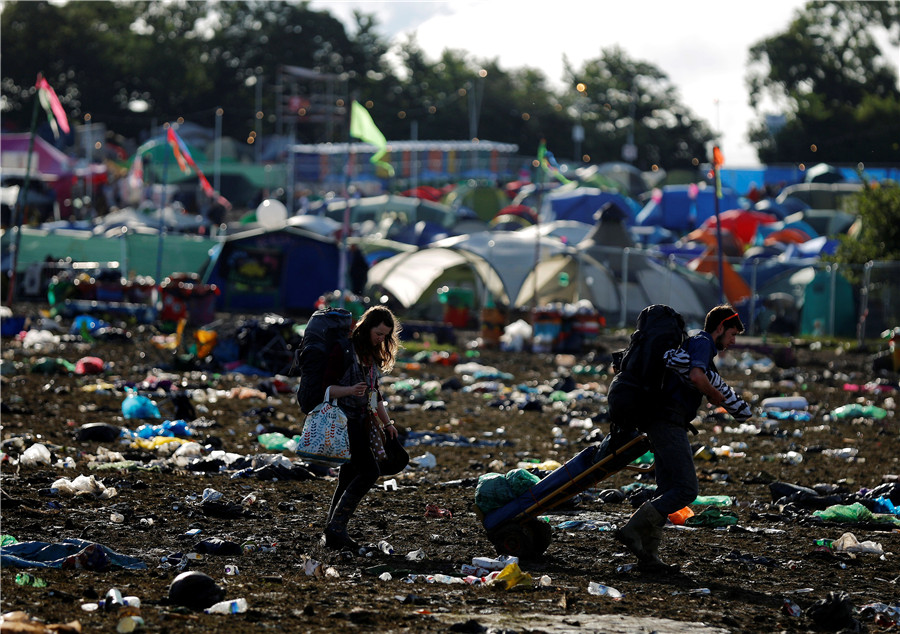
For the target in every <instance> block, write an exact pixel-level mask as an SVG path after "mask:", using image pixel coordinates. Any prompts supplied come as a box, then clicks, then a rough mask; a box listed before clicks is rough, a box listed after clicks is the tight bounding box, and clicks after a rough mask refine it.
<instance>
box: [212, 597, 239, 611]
mask: <svg viewBox="0 0 900 634" xmlns="http://www.w3.org/2000/svg"><path fill="white" fill-rule="evenodd" d="M246 611H247V599H244V598H243V597H241V598H240V599H232V600H230V601H219V602H218V603H215V604H213V605H211V606H209V607H208V608H206V610H204V612H206V613H207V614H242V613H244V612H246Z"/></svg>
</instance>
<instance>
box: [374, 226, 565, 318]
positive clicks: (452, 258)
mask: <svg viewBox="0 0 900 634" xmlns="http://www.w3.org/2000/svg"><path fill="white" fill-rule="evenodd" d="M536 245H539V247H538V246H536ZM537 248H540V253H541V258H544V257H550V256H553V255H556V254H559V253H563V252H564V251H565V250H566V246H565V244H564V243H563V242H561V241H560V240H557V239H553V238H547V237H543V236H541V237H540V238H539V239H536V238H535V234H534V233H533V232H529V233H525V232H523V231H495V232H492V231H482V232H479V233H473V234H469V235H463V236H455V237H451V238H445V239H443V240H439V241H437V242H434V243H432V244H431V245H430V246H429V247H427V248H424V249H420V250H418V251H412V252H408V253H400V254H397V255H395V256H393V257H390V258H387V259H385V260H382V261H381V262H378V263H377V264H375V265H374V266H373V267H372V268H371V269H369V285H370V286H371V287H373V288H374V289H378V290H381V291H384V292H387V293H389V294H390V295H391V296H392V297H394V298H395V299H396V300H397V301H398V302H399V303H400V304H401V305H402V306H403V307H404V308H409V307H411V306H413V305H414V304H420V303H427V302H428V301H429V300H430V299H434V298H435V292H436V290H437V288H438V287H439V286H441V285H448V284H450V285H455V286H461V287H468V288H470V289H472V290H473V291H475V295H476V297H484V296H485V293H487V294H489V295H490V296H491V298H492V299H493V300H494V301H496V302H497V303H500V304H505V305H515V304H514V302H515V301H516V299H517V298H518V297H519V294H520V291H521V289H522V285H523V283H524V281H525V279H526V277H528V274H529V272H530V271H531V269H532V268H534V262H535V251H536V249H537Z"/></svg>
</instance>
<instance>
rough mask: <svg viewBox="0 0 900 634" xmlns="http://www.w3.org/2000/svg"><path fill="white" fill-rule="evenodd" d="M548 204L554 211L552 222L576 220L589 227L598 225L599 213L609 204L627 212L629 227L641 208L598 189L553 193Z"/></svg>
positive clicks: (611, 193) (581, 188) (589, 188)
mask: <svg viewBox="0 0 900 634" xmlns="http://www.w3.org/2000/svg"><path fill="white" fill-rule="evenodd" d="M546 202H547V205H549V207H550V209H551V211H552V214H553V217H552V220H575V221H578V222H583V223H585V224H589V225H594V224H596V222H597V218H596V214H597V212H598V211H599V210H600V208H601V207H603V206H604V205H606V204H607V203H612V204H614V205H615V206H616V207H618V208H619V209H621V210H622V211H623V212H625V213H626V215H627V220H626V223H627V224H629V225H631V224H634V218H635V216H637V213H638V212H639V211H640V206H639V205H638V204H637V203H636V202H634V201H633V200H632V199H630V198H626V197H625V196H623V195H622V194H619V193H617V192H610V191H604V190H602V189H598V188H596V187H578V188H577V189H573V190H571V191H557V192H553V193H551V194H549V195H548V196H547V198H546ZM545 208H546V207H545Z"/></svg>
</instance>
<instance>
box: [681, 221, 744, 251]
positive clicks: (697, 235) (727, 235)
mask: <svg viewBox="0 0 900 634" xmlns="http://www.w3.org/2000/svg"><path fill="white" fill-rule="evenodd" d="M684 239H685V240H687V241H688V242H701V243H703V244H705V245H706V246H707V247H709V248H711V249H713V250H714V251H715V252H716V253H718V244H719V239H718V237H717V236H716V227H715V225H713V227H712V228H709V227H700V228H699V229H694V230H693V231H691V232H690V233H689V234H687V235H686V236H685V237H684ZM722 253H724V254H725V255H726V256H727V257H735V258H739V257H741V255H743V253H744V243H743V242H742V241H741V239H740V238H738V237H737V236H736V235H734V234H733V233H732V232H731V231H729V230H728V229H725V228H724V227H723V228H722Z"/></svg>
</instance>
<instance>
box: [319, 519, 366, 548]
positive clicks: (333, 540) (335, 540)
mask: <svg viewBox="0 0 900 634" xmlns="http://www.w3.org/2000/svg"><path fill="white" fill-rule="evenodd" d="M322 543H323V544H324V546H325V548H329V549H331V550H352V551H353V552H358V551H359V544H358V543H357V542H356V541H354V540H353V538H352V537H350V533H348V532H347V528H346V527H344V528H336V527H333V526H332V525H329V526H328V527H326V528H325V531H324V532H323V533H322Z"/></svg>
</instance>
